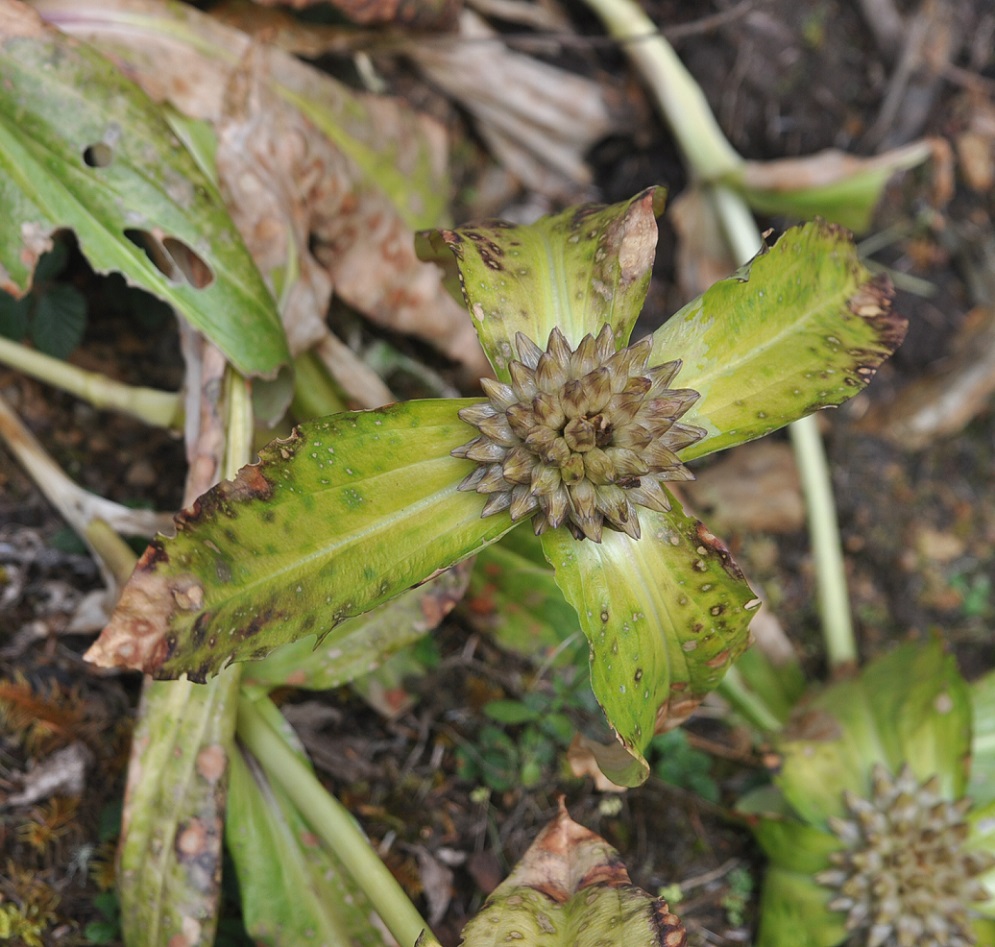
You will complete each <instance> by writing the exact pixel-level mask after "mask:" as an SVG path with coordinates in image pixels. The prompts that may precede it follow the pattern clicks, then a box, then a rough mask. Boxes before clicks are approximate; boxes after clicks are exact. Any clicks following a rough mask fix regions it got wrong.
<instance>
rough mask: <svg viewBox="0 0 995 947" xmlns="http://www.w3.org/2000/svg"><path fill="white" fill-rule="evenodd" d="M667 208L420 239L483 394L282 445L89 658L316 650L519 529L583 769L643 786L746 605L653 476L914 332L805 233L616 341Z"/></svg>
mask: <svg viewBox="0 0 995 947" xmlns="http://www.w3.org/2000/svg"><path fill="white" fill-rule="evenodd" d="M662 208H663V192H662V190H660V189H650V190H648V191H645V192H643V193H641V194H639V195H636V196H635V197H634V198H632V199H631V200H629V201H625V202H623V203H621V204H616V205H612V206H602V205H585V206H581V207H576V208H571V209H569V210H567V211H564V212H563V213H560V214H557V215H554V216H551V217H546V218H542V219H541V220H539V221H537V222H536V223H534V224H531V225H528V226H519V225H513V224H510V223H507V222H504V221H485V222H482V223H480V224H476V225H469V226H466V227H462V228H460V229H458V230H445V231H439V232H435V233H432V234H425V235H422V238H421V239H422V243H423V245H422V247H420V251H421V252H423V253H424V254H425V255H426V256H427V257H429V258H432V259H433V260H436V261H437V262H441V263H442V264H443V265H444V266H447V268H448V270H449V273H450V275H451V276H452V282H453V284H454V285H455V284H456V283H457V282H458V285H459V286H460V288H461V290H462V295H463V298H464V301H465V302H466V305H467V308H468V310H469V313H470V318H471V319H472V321H473V325H474V328H475V329H476V331H477V335H478V337H479V339H480V343H481V345H482V347H483V350H484V353H485V354H486V356H487V358H488V359H489V361H490V364H491V367H492V369H493V371H494V375H495V379H494V380H489V381H485V382H484V383H483V384H484V389H485V393H486V394H487V396H488V397H487V399H486V400H480V399H471V398H465V399H436V400H432V401H410V402H405V403H402V404H395V405H387V406H385V407H383V408H378V409H376V410H374V411H366V412H347V413H344V414H338V415H333V416H330V417H327V418H320V419H317V420H314V421H309V422H306V423H304V424H301V425H300V426H299V427H298V428H297V429H296V430H295V432H294V434H293V435H292V436H291V437H289V438H286V439H281V440H277V441H275V442H273V443H272V444H271V445H269V446H268V447H266V448H264V449H263V450H261V451H260V462H259V463H258V464H256V465H253V466H250V467H246V468H244V469H243V470H242V471H241V472H240V474H239V476H238V477H237V478H236V479H235V480H234V481H229V482H225V483H222V484H220V485H218V486H217V487H215V488H214V489H213V490H211V491H209V492H208V493H207V494H205V495H204V496H203V497H201V498H200V499H199V500H198V501H197V502H196V503H195V504H194V506H193V507H192V508H191V509H190V510H187V511H184V512H183V513H182V514H180V516H179V517H178V518H177V520H176V527H177V533H176V536H175V537H171V538H162V537H160V538H158V539H156V540H155V541H154V542H153V543H152V545H151V546H150V547H149V549H148V550H147V551H146V553H145V555H144V556H143V557H142V559H141V560H140V562H139V564H138V567H137V569H136V570H135V573H134V575H133V576H132V579H131V581H130V582H129V584H128V587H127V588H126V589H125V590H124V593H123V595H122V598H121V601H120V603H119V605H118V608H117V611H116V612H115V615H114V617H113V618H112V620H111V622H110V624H109V625H108V627H107V628H106V629H105V631H104V633H103V634H102V636H101V638H100V639H99V640H98V642H97V643H96V644H95V645H94V646H93V648H91V649H90V652H89V653H88V655H87V657H88V659H89V660H92V661H94V662H95V663H97V664H101V665H110V666H114V665H118V666H121V665H123V666H128V667H135V668H140V669H141V670H143V671H145V672H146V673H149V674H152V675H153V676H155V677H157V678H172V677H177V676H180V675H182V674H186V675H188V677H189V678H190V679H191V680H195V681H203V680H205V679H206V678H207V677H209V676H211V675H213V674H216V673H217V672H218V670H220V669H221V668H222V667H224V666H225V665H226V664H227V663H228V662H230V661H246V660H255V659H258V658H261V657H264V656H265V655H267V654H268V653H269V652H271V651H273V650H274V649H275V648H277V647H278V646H280V645H285V644H287V643H289V642H292V641H296V640H297V639H299V638H303V637H307V636H315V635H317V637H318V640H319V641H322V640H323V639H326V636H328V634H329V631H331V630H332V629H333V628H334V627H335V626H339V625H341V626H342V627H343V628H344V627H346V625H344V624H343V623H344V622H346V621H347V620H348V619H350V618H353V617H355V616H358V615H362V614H364V613H366V612H368V611H370V610H371V609H373V608H375V607H377V606H379V605H382V604H384V603H385V602H388V601H390V600H391V599H393V598H395V597H396V596H398V595H400V594H402V593H403V592H404V591H406V590H407V589H409V588H411V587H413V586H417V585H419V584H420V583H422V582H424V581H425V580H426V579H427V578H429V577H431V576H433V575H435V574H436V573H437V572H438V571H440V570H442V569H446V568H448V567H450V566H452V565H453V564H454V563H456V562H460V561H462V560H464V559H466V558H467V557H469V556H472V555H475V554H476V553H479V552H480V551H481V550H482V549H484V548H485V547H486V546H487V545H489V544H490V543H494V542H496V541H497V540H499V539H501V538H502V537H503V536H504V535H505V534H506V533H508V532H509V530H511V529H512V528H514V527H516V526H520V527H525V529H526V530H528V527H526V526H525V523H526V522H527V521H531V525H532V528H533V531H534V532H535V533H537V534H539V536H540V538H539V539H538V540H535V541H534V542H536V544H538V543H541V547H542V552H541V555H542V556H544V557H545V559H546V560H547V561H548V562H549V563H551V564H552V565H553V567H554V569H555V581H556V584H557V586H558V587H559V589H560V591H561V592H562V593H563V595H564V598H565V599H566V600H567V602H569V603H570V605H572V606H573V608H574V609H575V610H576V613H577V616H578V618H579V621H580V625H581V628H582V630H583V631H584V633H585V635H586V636H587V639H588V642H589V645H590V653H591V683H592V687H593V690H594V693H595V695H596V696H597V699H598V702H599V703H600V705H601V707H602V708H603V709H604V711H605V714H606V716H607V719H608V722H609V723H610V725H611V727H612V729H613V730H614V732H615V735H616V736H617V738H618V745H612V746H610V747H609V748H608V750H606V751H605V755H604V756H602V757H599V763H600V764H601V766H602V768H603V769H604V771H605V773H606V774H607V775H608V776H609V778H610V779H611V780H612V781H613V782H615V783H618V784H620V785H627V786H633V785H638V784H639V783H641V782H642V781H643V780H644V779H646V777H647V775H648V774H649V766H648V764H647V762H646V760H645V757H644V751H645V750H646V748H647V746H648V745H649V743H650V741H651V740H652V738H653V736H654V734H655V733H659V732H662V731H664V730H667V729H670V728H672V727H674V726H677V725H679V724H680V723H681V722H682V721H684V720H685V719H687V717H688V716H689V715H690V714H691V712H692V711H693V710H694V709H695V708H696V707H697V706H698V704H699V703H700V702H701V700H702V699H703V698H704V696H705V695H706V694H707V693H708V692H709V691H711V690H713V689H714V688H715V687H716V686H717V685H718V684H719V682H720V681H721V679H722V677H723V675H724V674H725V672H726V670H727V669H728V668H729V666H730V665H731V664H732V662H733V661H735V660H736V658H737V657H739V655H740V654H742V652H743V651H744V650H745V648H746V646H747V644H748V641H749V623H750V619H751V617H752V608H754V607H755V606H756V605H757V604H759V601H758V600H757V599H756V598H755V596H754V594H753V592H752V591H751V589H750V588H749V586H748V584H747V583H746V580H745V579H744V577H743V574H742V573H741V572H740V570H739V569H738V567H737V566H736V564H735V562H734V561H733V560H732V557H731V556H730V554H729V551H728V550H727V549H726V547H725V546H724V545H723V544H722V543H721V542H720V541H719V540H718V539H717V538H716V537H715V536H714V535H712V533H711V532H710V531H709V530H708V528H707V527H706V526H705V525H704V524H702V523H701V522H699V521H698V520H697V519H696V518H695V517H694V516H691V515H689V514H687V513H685V512H684V511H683V509H682V508H681V505H680V503H679V501H678V499H677V497H675V496H674V495H673V494H672V492H671V491H670V489H669V487H670V486H672V485H673V483H674V482H680V481H682V480H686V479H688V478H689V477H690V476H691V474H690V471H689V470H688V468H687V467H686V466H685V464H686V463H688V462H690V461H693V460H696V459H697V458H700V457H703V456H705V455H707V454H709V453H712V452H714V451H718V450H723V449H725V448H727V447H732V446H734V445H736V444H740V443H743V442H744V441H748V440H751V439H753V438H756V437H761V436H763V435H765V434H768V433H770V432H771V431H774V430H776V429H777V428H779V427H782V426H784V425H785V424H789V423H790V422H792V421H794V420H796V419H798V418H799V417H802V416H804V415H806V414H810V413H812V412H813V411H816V410H818V409H820V408H826V407H832V406H836V405H839V404H842V403H843V402H845V401H846V400H848V399H849V398H850V397H852V396H853V395H854V394H856V393H857V392H858V391H859V390H860V389H861V388H862V387H863V386H864V385H865V384H867V382H868V381H869V380H870V378H871V377H872V376H873V375H874V372H875V371H876V369H877V367H878V365H879V364H880V363H881V362H882V361H883V360H884V359H885V358H887V357H888V355H890V354H891V352H892V351H893V350H894V349H895V347H896V346H897V345H898V344H899V342H900V341H901V339H902V336H903V335H904V331H905V322H904V320H903V319H901V318H900V317H899V316H897V315H896V314H894V313H892V312H891V309H890V296H891V289H890V286H889V285H888V283H887V280H886V279H884V278H883V277H875V276H873V275H872V274H870V273H869V272H868V270H867V269H866V268H865V267H864V266H863V265H862V264H861V263H860V261H859V259H858V257H857V254H856V250H855V248H854V246H853V243H852V240H851V238H850V236H849V234H847V233H846V232H844V231H842V230H840V229H839V228H835V227H832V226H829V225H826V224H824V223H813V224H808V225H805V226H804V227H799V228H795V229H793V230H790V231H788V232H787V233H786V234H785V235H784V236H783V237H782V238H781V239H780V240H778V241H777V243H776V244H774V245H773V246H771V247H769V248H764V249H763V250H762V252H761V253H760V254H759V255H758V256H757V257H756V258H755V259H754V260H753V261H751V263H750V264H749V265H748V266H747V267H744V268H743V269H742V270H741V271H739V272H738V273H736V274H735V275H734V276H732V277H730V278H729V279H727V280H723V281H722V282H720V283H717V284H715V285H714V286H713V287H712V288H711V289H709V290H708V291H707V292H706V293H705V294H704V295H703V296H701V297H699V298H698V299H696V300H694V301H693V302H691V303H689V304H688V305H687V306H685V307H684V308H683V309H682V310H680V311H679V312H678V313H676V314H675V315H673V316H672V317H671V318H670V319H669V320H667V322H666V323H665V324H664V325H663V326H662V327H661V328H660V329H658V330H657V331H656V332H654V333H653V334H652V335H651V336H649V337H648V338H646V339H643V340H641V341H637V342H635V343H634V344H631V345H630V336H631V334H632V331H633V328H634V327H635V324H636V320H637V318H638V316H639V314H640V312H641V310H642V308H643V303H644V301H645V298H646V292H647V289H648V286H649V282H650V278H651V272H652V266H653V258H654V254H655V250H656V240H657V224H656V216H657V214H659V213H660V212H661V211H662ZM542 346H546V348H542ZM304 523H307V524H308V526H307V528H302V524H304ZM329 640H330V641H331V642H334V641H335V640H336V634H335V633H333V634H332V635H331V637H330V639H329Z"/></svg>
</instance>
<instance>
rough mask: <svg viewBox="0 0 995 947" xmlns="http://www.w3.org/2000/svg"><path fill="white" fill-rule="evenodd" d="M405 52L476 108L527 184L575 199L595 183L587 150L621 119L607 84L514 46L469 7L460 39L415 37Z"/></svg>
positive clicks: (489, 137) (482, 128) (480, 125)
mask: <svg viewBox="0 0 995 947" xmlns="http://www.w3.org/2000/svg"><path fill="white" fill-rule="evenodd" d="M406 53H407V55H408V57H409V58H410V59H412V60H413V61H414V63H415V64H416V65H417V66H418V68H419V69H420V70H421V71H422V73H423V74H424V75H425V77H426V78H427V79H428V80H429V81H430V82H432V83H433V84H434V85H435V86H437V87H438V88H440V89H441V90H442V91H443V92H445V93H446V95H448V96H450V97H451V98H452V99H454V100H455V101H457V102H459V103H460V104H461V105H462V106H463V107H464V108H466V109H467V111H469V112H470V114H471V115H473V116H474V118H475V119H476V123H477V129H478V131H479V132H480V136H481V137H482V138H483V139H484V141H485V142H486V143H487V144H488V146H489V147H490V149H491V150H492V151H493V153H494V155H495V157H496V158H497V159H498V160H499V161H500V162H501V163H502V164H503V165H504V166H505V167H506V168H507V170H508V171H510V172H511V173H512V174H514V175H515V176H516V177H517V178H518V179H519V180H520V181H521V182H522V183H523V184H524V185H525V186H526V187H528V188H530V189H532V190H535V191H539V192H541V193H543V194H547V195H549V196H551V197H554V198H562V199H572V200H576V198H577V196H578V195H577V189H578V187H580V188H586V187H589V186H590V184H591V172H590V169H589V168H588V166H587V163H586V162H585V160H584V156H585V155H586V154H587V152H588V151H589V150H590V148H591V147H592V146H593V145H594V144H595V142H597V141H598V140H600V139H602V138H604V137H605V136H606V135H608V134H610V133H611V132H612V131H614V130H616V129H618V128H619V127H620V123H621V117H620V114H619V112H620V110H619V108H618V106H617V105H614V104H612V103H611V102H610V101H609V93H608V92H607V91H606V89H605V88H604V86H603V85H601V84H599V83H596V82H593V81H591V80H590V79H587V78H585V77H583V76H580V75H575V74H574V73H570V72H566V71H564V70H562V69H557V68H555V67H554V66H550V65H548V64H547V63H544V62H540V61H539V60H537V59H534V58H532V57H531V56H526V55H524V54H522V53H518V52H514V51H513V50H510V49H508V47H507V46H505V45H504V43H503V42H502V41H501V38H500V34H498V33H496V32H495V31H494V30H492V29H491V27H490V26H488V25H487V23H486V22H485V21H484V20H483V19H482V18H481V17H479V16H477V15H476V14H475V13H472V12H471V11H469V10H465V11H463V13H462V14H461V15H460V19H459V35H458V38H457V39H456V40H454V42H452V43H451V44H445V45H443V44H440V43H433V44H432V45H418V44H412V45H411V46H410V47H409V48H408V49H407V50H406Z"/></svg>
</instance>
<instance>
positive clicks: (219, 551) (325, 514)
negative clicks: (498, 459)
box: [87, 400, 512, 681]
mask: <svg viewBox="0 0 995 947" xmlns="http://www.w3.org/2000/svg"><path fill="white" fill-rule="evenodd" d="M471 403H472V402H471V401H469V400H462V401H461V400H439V401H410V402H407V403H405V404H396V405H390V406H388V407H386V408H379V409H377V410H374V411H358V412H352V413H347V414H339V415H334V416H332V417H329V418H323V419H320V420H317V421H311V422H309V423H307V424H303V425H301V426H300V428H298V429H297V430H296V431H295V433H294V434H293V435H292V436H291V437H289V438H286V439H283V440H276V441H274V442H273V443H272V444H270V445H269V446H268V447H266V448H264V449H263V450H262V451H261V452H260V462H259V464H258V465H255V466H250V467H245V468H243V469H242V471H241V472H240V473H239V475H238V477H237V478H236V479H235V480H234V481H225V482H224V483H221V484H219V485H218V486H217V487H214V488H213V489H211V490H209V491H208V492H207V493H205V494H204V495H203V496H202V497H201V498H200V499H199V500H197V502H196V503H195V504H194V506H193V507H192V508H191V509H188V510H186V511H184V512H183V513H181V514H180V515H179V516H177V518H176V526H177V534H176V536H175V537H172V538H166V537H160V538H158V539H156V540H155V541H154V542H153V544H152V545H151V546H149V548H148V549H147V550H146V552H145V554H144V555H143V556H142V558H141V560H140V561H139V563H138V566H137V568H136V570H135V573H134V575H133V576H132V578H131V580H130V581H129V582H128V584H127V586H125V589H124V592H123V594H122V596H121V600H120V602H119V604H118V607H117V610H116V611H115V613H114V615H113V616H112V618H111V622H110V624H109V625H108V626H107V628H106V629H105V630H104V632H103V634H102V635H101V636H100V638H99V639H98V640H97V642H96V643H95V644H94V645H93V647H92V648H91V649H90V651H89V652H88V653H87V658H88V659H89V660H91V661H94V662H95V663H97V664H101V665H104V666H124V667H134V668H139V669H141V670H144V671H146V672H147V673H149V674H152V675H154V676H155V677H159V678H169V677H178V676H180V675H181V674H187V675H188V676H189V677H190V678H192V679H193V680H198V681H202V680H204V679H206V678H207V677H208V676H210V675H212V674H216V673H217V672H218V671H219V670H220V669H221V668H222V667H224V666H225V665H226V664H227V663H229V662H230V661H246V660H253V659H258V658H262V657H264V656H265V655H266V654H268V653H269V652H270V651H272V650H273V649H274V648H276V647H278V646H279V645H284V644H287V643H288V642H291V641H296V640H297V639H299V638H304V637H313V636H317V638H318V640H319V641H320V640H321V639H322V638H324V637H325V635H326V634H327V633H328V632H329V631H330V630H331V629H332V628H333V627H335V626H336V625H338V624H339V623H340V622H342V621H344V620H345V619H347V618H350V617H352V616H355V615H360V614H362V613H364V612H367V611H369V610H370V609H371V608H374V607H375V606H377V605H379V604H381V603H382V602H386V601H388V600H390V599H392V598H394V597H395V596H397V595H399V594H400V593H402V592H404V591H405V590H406V589H408V588H410V587H411V586H414V585H418V584H419V583H421V582H424V581H425V580H426V579H428V578H430V577H431V576H432V575H434V574H435V573H436V572H437V571H438V570H440V569H445V568H448V567H449V566H451V565H452V564H453V563H455V562H458V561H460V560H462V559H465V558H467V557H468V556H470V555H472V554H473V553H475V552H477V551H478V550H480V549H481V548H482V547H483V546H485V545H486V544H487V543H489V542H492V541H493V540H495V539H497V538H498V537H500V536H501V535H503V534H504V533H505V532H507V531H508V530H509V529H510V528H511V527H512V522H511V518H510V517H509V516H508V515H507V514H506V513H504V514H499V515H497V516H492V517H488V518H487V519H482V518H481V516H480V506H481V504H480V502H479V497H477V496H476V494H468V493H460V492H458V491H457V489H456V487H457V484H458V483H459V482H460V480H462V478H463V477H464V476H465V475H466V474H467V473H468V472H469V471H470V469H472V463H471V462H470V461H466V460H459V459H457V458H455V457H452V456H450V451H451V450H452V449H453V448H454V447H456V446H457V445H459V444H461V443H463V442H465V441H466V439H467V437H468V436H469V435H470V434H471V433H472V431H473V429H472V428H471V427H469V425H467V424H465V423H464V422H462V421H461V420H459V418H458V417H457V414H456V412H457V411H458V410H459V409H460V408H461V407H464V406H466V405H468V404H471Z"/></svg>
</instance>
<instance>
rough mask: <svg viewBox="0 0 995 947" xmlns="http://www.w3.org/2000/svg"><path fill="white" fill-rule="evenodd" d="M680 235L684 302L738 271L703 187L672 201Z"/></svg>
mask: <svg viewBox="0 0 995 947" xmlns="http://www.w3.org/2000/svg"><path fill="white" fill-rule="evenodd" d="M669 217H670V222H671V224H672V225H673V227H674V230H675V231H676V233H677V237H678V239H677V263H676V270H677V284H678V286H679V287H680V291H681V296H682V298H683V299H694V297H695V296H700V295H701V294H702V293H703V292H704V291H705V290H706V289H708V287H709V286H711V285H712V284H713V283H717V282H718V281H719V280H722V279H725V278H726V277H727V276H729V274H730V273H733V272H735V270H736V258H735V257H734V256H733V254H732V250H731V249H730V247H729V241H728V240H727V239H726V235H725V233H724V231H723V230H722V224H721V222H720V221H719V219H718V216H717V215H716V213H715V211H714V210H713V209H712V207H711V206H710V205H709V203H708V198H707V197H706V196H705V194H704V193H703V192H702V190H701V189H700V188H695V187H691V188H688V189H687V190H686V191H684V192H683V193H681V194H678V195H677V197H675V198H674V199H673V200H672V201H671V202H670V211H669Z"/></svg>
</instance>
